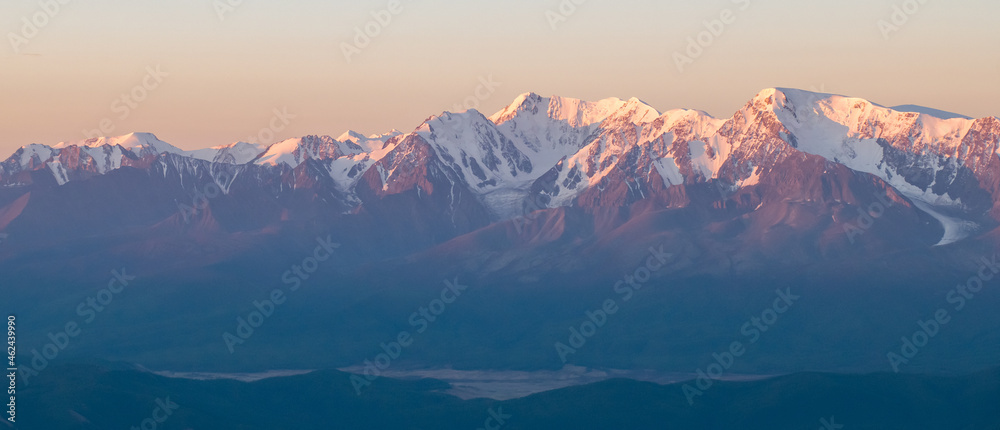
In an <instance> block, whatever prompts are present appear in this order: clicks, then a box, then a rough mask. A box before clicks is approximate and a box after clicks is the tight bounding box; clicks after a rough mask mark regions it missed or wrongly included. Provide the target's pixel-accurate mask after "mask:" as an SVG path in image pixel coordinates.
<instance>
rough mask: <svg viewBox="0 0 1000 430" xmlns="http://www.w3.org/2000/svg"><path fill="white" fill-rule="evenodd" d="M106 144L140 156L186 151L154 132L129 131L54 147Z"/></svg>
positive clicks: (98, 145) (82, 146)
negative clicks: (165, 140)
mask: <svg viewBox="0 0 1000 430" xmlns="http://www.w3.org/2000/svg"><path fill="white" fill-rule="evenodd" d="M105 145H107V146H116V145H118V146H121V147H123V148H125V149H127V150H129V151H132V153H134V154H136V155H137V156H140V157H141V156H144V155H150V154H162V153H165V152H166V153H171V154H182V153H184V151H182V150H181V149H180V148H177V147H176V146H173V145H171V144H169V143H167V142H164V141H162V140H160V139H159V138H157V137H156V135H154V134H152V133H129V134H126V135H124V136H117V137H96V138H92V139H87V140H78V141H70V142H59V143H58V144H56V145H55V146H53V148H55V149H63V148H68V147H70V146H79V147H81V148H84V147H85V148H99V147H102V146H105Z"/></svg>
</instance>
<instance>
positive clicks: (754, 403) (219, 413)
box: [13, 365, 1000, 430]
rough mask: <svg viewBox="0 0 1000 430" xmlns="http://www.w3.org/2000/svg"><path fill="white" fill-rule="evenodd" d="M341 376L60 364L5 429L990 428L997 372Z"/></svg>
mask: <svg viewBox="0 0 1000 430" xmlns="http://www.w3.org/2000/svg"><path fill="white" fill-rule="evenodd" d="M349 376H350V375H349V374H347V373H343V372H339V371H319V372H314V373H311V374H307V375H299V376H291V377H280V378H272V379H266V380H262V381H257V382H252V383H246V382H238V381H231V380H215V381H195V380H185V379H171V378H165V377H161V376H157V375H154V374H151V373H147V372H144V371H140V370H135V369H132V368H130V367H129V366H118V365H63V366H58V367H54V368H52V369H50V371H49V372H46V373H44V374H42V375H41V376H39V377H38V379H37V380H36V383H33V384H31V386H30V387H28V388H27V389H26V390H25V391H24V392H23V395H22V397H21V399H20V401H19V405H23V406H21V409H20V412H21V414H20V415H19V417H18V423H17V426H16V427H13V428H17V429H47V430H62V429H80V430H83V429H88V430H89V429H105V428H107V429H111V428H121V429H127V428H133V427H139V428H141V423H143V421H144V420H152V419H154V418H155V419H157V420H162V421H161V422H159V423H157V425H156V428H159V429H214V430H228V429H234V430H235V429H239V430H256V429H261V430H263V429H268V430H270V429H303V430H306V429H330V428H344V429H475V428H483V427H484V425H485V426H486V428H494V429H496V428H503V429H511V430H514V429H671V428H677V429H728V428H739V429H747V430H751V429H761V430H765V429H766V430H782V429H815V428H834V429H841V428H842V429H845V430H846V429H851V430H853V429H878V430H891V429H907V430H912V429H933V430H946V429H956V430H959V429H968V430H972V429H983V430H987V429H997V428H1000V408H997V405H1000V368H998V369H993V370H989V371H984V372H980V373H976V374H972V375H966V376H955V377H930V376H917V375H906V374H869V375H835V374H821V373H800V374H794V375H790V376H783V377H778V378H774V379H769V380H763V381H754V382H716V383H715V384H714V385H713V387H712V389H711V390H708V391H706V392H705V394H704V396H701V397H699V398H698V399H697V401H696V402H695V403H694V405H689V404H688V402H687V401H686V398H685V396H684V394H683V390H682V388H681V387H682V385H683V383H681V384H673V385H657V384H653V383H647V382H637V381H632V380H625V379H617V380H609V381H604V382H600V383H596V384H592V385H586V386H579V387H571V388H565V389H560V390H555V391H550V392H545V393H540V394H536V395H532V396H529V397H525V398H521V399H514V400H509V401H503V402H501V401H494V400H488V399H473V400H461V399H459V398H456V397H453V396H450V395H447V394H442V393H441V392H440V391H441V390H442V389H444V388H447V384H446V383H444V382H441V381H436V380H420V381H400V380H392V379H388V378H382V379H379V380H378V381H376V382H375V383H374V384H373V385H372V387H370V389H369V390H367V391H366V392H364V393H363V394H362V395H361V396H357V395H356V394H355V392H354V389H353V388H352V386H351V383H350V381H349ZM487 421H488V422H487ZM151 422H152V421H151ZM501 422H502V424H501ZM841 426H843V427H841Z"/></svg>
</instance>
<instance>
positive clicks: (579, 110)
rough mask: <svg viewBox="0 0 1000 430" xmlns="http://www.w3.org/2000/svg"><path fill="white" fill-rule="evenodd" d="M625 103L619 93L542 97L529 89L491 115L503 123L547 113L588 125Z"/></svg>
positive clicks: (572, 125)
mask: <svg viewBox="0 0 1000 430" xmlns="http://www.w3.org/2000/svg"><path fill="white" fill-rule="evenodd" d="M625 104H626V102H624V101H622V100H621V99H619V98H616V97H615V98H607V99H604V100H600V101H596V102H588V101H583V100H580V99H574V98H568V97H558V96H552V97H542V96H539V95H538V94H535V93H525V94H521V95H520V96H518V97H517V98H516V99H514V102H513V103H511V104H510V105H509V106H507V107H506V108H504V109H502V110H500V111H499V112H497V113H495V114H493V115H492V116H490V118H489V119H490V121H492V122H493V123H494V124H497V125H501V124H503V123H505V122H507V121H509V120H511V119H513V118H515V117H517V116H539V115H544V116H546V117H548V118H549V119H553V120H557V121H562V122H565V123H566V124H567V125H569V126H570V127H587V126H590V125H594V124H596V123H599V122H601V121H603V120H604V119H605V118H607V117H608V116H609V115H611V114H612V113H614V112H616V111H618V110H619V109H621V108H622V106H624V105H625Z"/></svg>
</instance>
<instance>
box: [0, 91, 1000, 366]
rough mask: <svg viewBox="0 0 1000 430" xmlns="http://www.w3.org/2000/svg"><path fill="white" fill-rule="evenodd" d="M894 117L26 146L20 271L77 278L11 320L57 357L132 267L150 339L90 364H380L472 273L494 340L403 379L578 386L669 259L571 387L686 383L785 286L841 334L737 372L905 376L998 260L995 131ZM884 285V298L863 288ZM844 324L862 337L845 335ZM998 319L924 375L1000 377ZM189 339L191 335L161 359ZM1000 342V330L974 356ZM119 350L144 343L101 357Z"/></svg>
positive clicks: (474, 307)
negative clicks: (911, 340) (646, 273)
mask: <svg viewBox="0 0 1000 430" xmlns="http://www.w3.org/2000/svg"><path fill="white" fill-rule="evenodd" d="M900 109H901V110H895V109H891V108H886V107H883V106H880V105H878V104H875V103H872V102H870V101H867V100H864V99H859V98H851V97H845V96H838V95H831V94H821V93H814V92H807V91H800V90H793V89H767V90H763V91H761V92H760V93H759V94H757V95H756V96H754V97H753V98H752V99H751V100H750V101H749V102H748V103H747V104H746V105H744V106H743V107H742V108H741V109H739V110H738V111H736V112H735V113H734V114H733V115H732V116H731V117H729V118H714V117H712V116H711V115H709V114H707V113H705V112H702V111H697V110H684V109H679V110H670V111H666V112H660V111H658V110H657V109H655V108H653V107H651V106H649V105H647V104H646V103H644V102H642V101H641V100H639V99H635V98H633V99H629V100H621V99H617V98H611V99H605V100H600V101H597V102H587V101H582V100H576V99H571V98H563V97H555V96H553V97H542V96H539V95H537V94H532V93H529V94H523V95H521V96H519V97H518V98H517V99H515V100H514V102H513V103H512V104H511V105H509V106H507V107H506V108H504V109H502V110H500V111H499V112H496V113H495V114H493V115H491V116H485V115H483V114H482V113H480V112H478V111H476V110H469V111H466V112H459V113H453V112H444V113H442V114H440V115H436V116H431V117H429V118H427V119H426V120H425V121H424V122H423V123H422V124H420V125H418V126H417V127H416V128H415V129H414V130H413V131H410V132H408V133H404V132H399V131H395V130H393V131H390V132H387V133H384V134H376V135H368V136H366V135H364V134H361V133H358V132H354V131H348V132H346V133H344V134H342V135H340V136H338V137H336V138H335V137H331V136H305V137H301V138H294V139H288V140H284V141H281V142H277V143H274V144H272V145H269V146H267V147H261V146H259V145H255V144H251V143H245V142H238V143H233V144H227V145H222V146H217V147H214V148H209V149H202V150H193V151H186V150H181V149H178V148H177V147H175V146H172V145H170V144H168V143H166V142H163V141H160V140H159V139H157V138H156V137H155V136H154V135H152V134H145V133H134V134H130V135H126V136H121V137H115V138H100V139H91V140H87V141H80V142H65V143H60V144H57V145H54V146H47V145H40V144H32V145H27V146H24V147H22V148H21V149H19V150H18V151H17V152H15V153H14V154H13V155H12V156H10V157H9V158H7V159H6V160H5V161H4V162H3V163H0V233H3V234H6V235H7V239H6V240H5V241H4V243H3V244H2V246H0V270H3V271H4V273H8V274H9V276H8V279H10V280H12V281H13V282H23V283H25V284H28V283H36V282H38V280H37V273H39V272H40V271H41V272H44V271H45V270H44V269H43V268H45V267H52V265H53V264H58V265H59V267H63V269H62V272H60V273H52V274H51V279H47V280H45V282H43V284H44V286H41V287H38V288H25V289H23V290H19V292H18V294H17V296H16V297H13V298H12V300H13V302H14V303H15V304H19V305H21V306H20V307H19V308H20V309H36V308H37V309H39V311H38V315H32V314H30V313H29V314H26V315H25V317H24V318H25V320H26V324H27V325H28V326H29V327H37V329H38V330H40V332H39V333H40V334H41V337H39V339H44V335H45V332H44V330H46V329H47V328H46V327H47V326H45V325H44V322H45V321H50V322H51V321H57V320H60V319H61V318H63V315H72V310H73V309H72V306H71V305H74V304H76V302H75V301H72V300H71V302H72V303H70V302H66V303H62V302H60V303H51V302H49V300H50V297H71V298H80V299H83V298H85V297H86V294H88V293H89V291H90V290H91V289H92V287H93V286H94V285H98V284H99V283H100V282H101V277H103V276H105V274H106V273H107V270H110V268H120V267H121V266H123V265H124V266H126V267H128V268H129V270H130V271H133V272H135V273H141V274H142V275H141V276H142V277H143V279H144V280H145V282H147V283H149V285H150V286H149V287H148V288H151V291H155V293H154V294H153V295H152V296H151V297H152V298H150V299H149V301H148V302H142V303H135V302H133V303H132V304H131V305H130V306H132V307H130V308H129V315H131V316H132V318H133V319H132V320H129V321H130V324H129V326H130V327H134V330H135V332H130V333H120V334H119V335H118V336H120V337H121V339H119V338H111V337H102V335H100V334H95V335H93V336H92V337H91V338H90V339H91V341H90V342H91V343H88V344H84V346H81V347H80V348H81V349H79V350H77V352H78V353H79V354H82V355H87V354H91V355H96V356H99V357H101V358H109V359H115V360H119V359H122V360H135V361H138V362H141V363H143V364H145V365H148V366H151V367H155V366H157V365H159V366H160V367H164V368H167V369H169V370H183V369H181V367H186V368H189V369H191V370H234V371H245V370H248V369H250V370H260V369H265V370H266V369H267V368H268V367H269V366H278V367H280V368H317V367H326V366H350V365H355V364H357V363H360V362H361V361H362V360H363V359H364V358H365V357H367V356H368V355H369V353H370V352H371V347H372V345H373V344H374V345H376V346H377V344H378V342H377V340H378V339H381V338H383V337H385V336H388V335H392V334H393V333H396V332H398V331H399V330H400V327H399V326H398V322H399V321H400V320H401V321H402V322H403V323H405V322H406V318H405V317H406V316H407V315H409V312H410V311H411V310H412V309H410V308H415V307H416V306H417V305H418V304H420V303H426V301H427V297H426V295H427V294H429V293H433V292H435V291H440V280H441V279H454V277H455V276H461V278H462V279H463V280H464V282H468V283H470V284H473V285H479V288H481V290H479V291H480V293H477V294H479V295H471V296H472V297H478V298H469V299H463V303H462V305H461V306H457V307H456V308H455V310H454V311H452V310H450V308H449V311H448V312H449V315H451V313H455V314H456V315H457V314H462V315H463V316H465V317H466V319H465V320H463V321H472V322H471V323H461V322H459V320H454V321H452V322H448V319H447V318H443V322H441V323H439V326H438V327H436V328H435V329H434V330H432V331H431V332H432V333H438V334H431V335H430V336H431V337H429V338H427V339H426V340H425V341H423V342H424V343H423V344H422V346H421V347H420V348H419V349H414V350H412V351H411V352H408V353H407V354H408V355H407V357H406V358H405V359H404V361H408V362H409V363H410V365H412V366H414V367H446V366H455V367H482V368H558V367H561V366H562V365H564V364H566V363H565V362H561V361H560V359H559V358H560V357H559V356H558V355H557V354H554V353H553V352H552V349H551V347H552V344H553V343H554V342H555V341H557V340H558V341H563V342H565V336H566V334H565V332H566V327H569V326H571V325H573V324H577V325H578V324H579V320H580V318H581V315H583V312H584V310H587V309H595V308H596V307H595V306H599V305H600V303H602V301H603V300H604V299H606V298H607V297H608V296H609V295H611V296H612V297H617V296H618V293H619V291H618V288H617V287H615V288H612V286H616V285H618V284H616V282H617V281H619V280H621V279H623V278H622V276H623V275H626V274H630V273H633V271H634V270H636V265H637V264H640V263H641V262H642V261H646V259H647V258H648V257H649V255H650V252H651V251H650V250H653V251H654V252H655V253H656V254H655V255H660V256H664V255H667V256H669V263H668V264H666V265H664V266H663V267H662V268H661V269H658V270H657V271H655V273H652V274H651V275H650V276H651V278H652V279H651V280H650V281H649V284H648V288H646V289H644V290H643V291H642V294H645V295H646V296H644V299H643V300H642V302H643V303H642V304H636V305H634V308H633V309H632V310H631V311H630V313H628V314H627V315H626V316H622V317H620V318H621V319H620V322H616V324H617V325H614V324H609V326H608V328H607V329H606V330H607V334H606V335H605V334H602V335H600V336H604V337H602V338H601V339H603V340H600V339H598V338H594V340H593V342H595V344H593V347H592V348H591V346H588V347H587V350H586V351H581V352H580V354H578V355H576V356H574V357H573V359H572V361H573V364H578V365H582V366H597V367H600V366H604V367H608V368H627V369H635V368H639V369H665V370H670V371H685V372H688V371H690V370H691V369H694V368H695V367H696V366H699V365H700V363H701V362H702V360H703V358H704V354H705V353H706V351H711V350H712V349H713V348H717V347H718V346H719V345H723V346H724V345H727V344H728V343H729V342H730V341H731V340H732V336H734V335H737V334H738V333H737V332H735V331H734V330H733V325H734V324H735V327H736V328H737V329H738V328H739V323H741V321H742V320H743V319H744V318H745V315H747V314H749V313H752V312H758V313H759V309H756V306H757V304H756V303H758V302H757V301H756V300H758V299H759V300H762V301H767V302H768V303H770V300H772V299H771V295H773V291H774V288H775V287H774V285H775V284H777V285H782V286H785V287H786V288H787V287H788V286H796V287H798V286H800V285H802V286H806V287H808V288H810V289H811V291H812V295H811V296H809V297H811V298H812V300H814V301H813V302H812V303H813V304H812V305H810V304H808V303H809V300H808V299H804V301H803V303H804V304H802V305H797V306H800V307H801V309H797V310H796V311H797V312H800V313H801V314H802V315H803V316H801V317H796V318H801V319H800V320H799V321H798V322H797V323H795V324H798V325H799V326H802V327H819V328H818V329H816V330H813V331H811V332H810V333H809V334H808V335H807V334H803V333H797V332H785V334H783V335H782V334H774V335H773V336H774V341H773V342H774V343H772V344H771V345H772V346H770V347H762V348H765V349H764V350H762V351H761V352H760V355H759V357H761V358H758V359H757V360H755V361H753V362H747V363H745V364H743V365H745V366H746V367H745V368H744V369H742V371H743V372H746V373H756V372H785V371H795V370H828V371H835V370H844V369H849V370H886V365H887V363H886V362H885V351H886V350H888V349H889V348H892V347H893V345H894V342H897V341H898V338H899V336H900V335H901V334H905V333H907V332H912V330H913V329H912V328H911V327H910V325H911V324H910V323H911V322H912V321H913V320H914V319H915V318H917V316H918V315H923V312H925V311H928V310H930V311H933V310H934V309H936V307H939V306H940V305H941V303H939V302H944V299H943V298H942V293H940V292H937V291H936V290H934V291H935V292H930V291H924V292H925V293H927V294H925V295H916V294H912V292H913V291H912V289H913V288H920V289H924V290H929V289H933V288H937V287H938V286H940V287H942V288H943V287H945V286H947V287H949V288H950V287H951V286H952V283H953V282H954V279H955V278H956V277H962V276H966V275H965V274H964V273H965V272H961V270H959V269H956V268H962V270H964V269H966V268H967V269H968V271H970V272H973V273H974V272H975V270H976V267H974V266H975V265H977V264H979V263H978V261H979V259H980V258H981V257H982V256H983V255H986V256H989V255H991V253H992V252H993V251H992V250H993V249H995V247H996V246H997V245H998V244H1000V233H998V232H997V231H996V230H995V229H996V227H997V226H998V221H1000V205H997V204H996V203H997V201H998V199H1000V155H998V150H1000V119H998V118H997V117H988V118H981V119H968V118H964V117H961V116H956V115H952V114H947V113H941V112H939V111H934V110H932V109H925V108H919V109H918V108H916V107H909V108H907V107H901V108H900ZM914 110H916V111H919V112H910V111H914ZM316 238H329V239H330V240H332V241H335V242H337V243H338V244H340V245H341V247H340V248H339V249H338V251H337V253H336V254H337V257H336V258H334V259H331V260H330V261H329V262H326V263H324V264H325V266H323V268H322V269H320V271H319V272H317V274H315V275H313V276H312V277H310V278H309V280H308V282H310V283H312V284H311V285H312V286H311V287H310V288H303V291H308V292H304V293H302V294H304V295H306V296H307V298H302V299H297V300H289V303H290V304H289V305H287V307H288V308H291V309H294V311H293V310H288V311H284V310H282V312H284V315H288V316H289V317H288V318H291V316H295V318H294V321H293V319H284V318H281V317H280V316H279V317H276V318H275V319H273V321H274V322H273V323H272V322H269V323H268V327H266V328H265V329H261V331H260V332H261V333H263V334H260V335H255V336H257V337H255V338H254V339H253V341H252V342H248V346H245V347H242V346H241V348H245V349H246V350H250V351H255V354H243V355H240V354H236V355H230V353H229V352H228V351H227V350H226V345H225V344H224V343H223V342H221V341H220V340H219V334H220V333H222V332H224V331H226V330H230V331H231V330H232V327H231V326H233V325H234V323H233V321H234V318H235V317H236V315H239V314H242V313H245V312H244V311H247V309H245V308H246V306H242V305H241V304H247V303H251V302H252V300H253V299H254V298H259V297H266V294H265V295H261V294H262V292H267V291H270V290H271V289H273V288H274V287H275V286H278V285H282V281H283V280H284V278H283V277H282V274H283V273H284V272H285V271H286V270H288V268H289V267H291V266H292V265H293V264H301V262H302V258H303V256H305V255H306V254H307V253H308V251H311V250H312V249H313V248H314V247H315V246H316V245H315V241H316ZM82 250H86V251H85V252H84V251H82ZM966 266H968V267H966ZM845 267H846V268H849V269H848V270H845V269H844V268H845ZM958 272H961V273H958ZM627 279H631V278H627ZM915 280H919V281H921V282H923V283H922V284H920V285H918V286H913V283H914V282H915ZM105 282H106V280H105ZM872 282H876V283H881V284H884V285H881V286H880V287H871V288H867V287H865V288H862V287H861V286H862V285H868V284H870V283H872ZM925 284H926V285H925ZM90 294H92V293H90ZM637 294H638V293H637ZM890 296H891V298H890ZM818 298H821V299H818ZM67 300H68V299H67ZM816 300H818V301H816ZM981 300H983V306H985V305H987V304H988V303H986V301H988V300H990V299H981ZM64 301H65V300H64ZM39 303H46V306H41V307H37V306H35V305H37V304H39ZM234 303H236V304H235V305H234ZM680 303H684V304H685V307H678V306H679V305H678V304H680ZM830 304H834V305H835V306H828V305H830ZM876 304H877V305H878V306H875V305H876ZM463 306H465V307H464V308H463ZM630 306H631V305H630ZM747 306H749V307H750V308H751V309H747V308H746V307H747ZM987 308H988V306H987ZM67 309H68V310H67ZM698 309H702V310H704V311H703V312H695V310H698ZM969 312H977V311H969ZM844 313H846V314H849V315H850V318H852V319H851V321H853V323H852V324H853V325H851V326H852V327H855V328H858V329H859V330H860V328H865V329H866V331H864V332H858V331H852V330H843V329H842V326H841V323H840V322H836V321H840V320H841V319H843V318H848V317H847V316H844ZM501 315H506V317H501ZM805 315H808V316H805ZM890 316H891V317H892V318H890ZM109 318H110V317H109ZM122 318H124V317H122ZM456 318H457V317H456ZM956 319H957V318H956ZM977 321H978V322H979V324H980V326H977V328H975V332H970V334H969V335H968V336H960V335H956V336H954V337H952V338H951V339H952V342H954V343H955V344H960V343H961V342H966V341H969V342H971V340H970V339H972V340H974V341H975V342H974V344H972V345H973V346H970V347H969V348H972V349H973V350H974V351H975V353H967V352H968V351H966V350H964V349H961V348H958V349H952V350H941V351H937V352H935V351H927V352H922V353H921V356H920V357H921V359H923V360H925V361H922V362H915V364H914V366H915V368H918V367H919V368H923V369H941V368H946V367H948V366H952V367H953V368H956V369H966V370H978V369H981V368H984V367H987V366H990V365H995V363H996V360H997V359H998V358H1000V351H998V350H997V347H996V345H997V344H998V343H997V342H995V340H997V339H996V338H997V336H998V335H997V334H996V333H1000V332H998V331H996V330H993V331H989V330H992V329H991V327H996V328H1000V319H997V318H993V317H987V316H982V317H981V318H980V319H979V320H977ZM32 323H37V324H36V325H32ZM167 323H169V324H179V325H180V327H182V328H183V327H188V328H190V330H188V331H185V333H188V334H187V335H186V337H185V338H184V339H173V338H172V339H173V340H172V341H171V342H170V343H166V344H163V343H157V344H150V343H148V342H146V341H144V340H142V339H144V338H143V336H146V333H148V331H153V332H163V328H162V327H163V325H164V324H167ZM960 324H961V323H956V324H955V325H960ZM793 325H794V324H793ZM204 327H213V328H214V329H211V330H204V329H199V328H204ZM302 327H316V328H315V329H309V330H302V329H301V328H302ZM319 327H322V328H323V329H320V328H319ZM403 327H407V326H405V325H404V326H403ZM871 327H877V329H871ZM954 330H956V331H957V330H958V329H957V328H956V329H954ZM983 330H986V331H987V332H989V333H994V334H991V335H986V336H980V337H975V336H973V335H974V334H975V333H980V332H982V331H983ZM633 331H634V332H635V333H639V332H642V333H650V334H648V335H644V336H642V337H637V336H636V335H634V334H633ZM344 333H352V334H351V335H345V334H344ZM496 333H502V335H499V336H498V335H496ZM970 336H971V337H970ZM650 338H655V339H657V341H656V342H652V341H650ZM125 340H130V342H125ZM779 340H780V341H781V342H779ZM119 341H122V342H124V343H123V344H124V345H131V346H129V347H122V348H121V349H114V351H117V352H116V353H106V352H104V351H105V350H104V349H102V346H103V347H108V346H109V345H116V344H117V343H116V342H119ZM373 342H374V343H373ZM991 342H992V343H991ZM694 344H697V347H693V346H692V345H694ZM469 345H476V346H475V347H469ZM871 345H876V346H875V347H872V346H871ZM793 346H794V347H796V348H803V350H802V351H798V350H794V351H792V350H788V349H787V348H792V347H793ZM163 348H171V350H172V351H175V352H176V354H175V355H173V356H170V357H167V358H163V357H161V356H160V355H159V354H158V353H157V351H159V350H161V349H163ZM767 348H770V349H767ZM279 350H280V351H294V352H295V354H282V355H281V356H280V357H276V356H274V354H272V353H270V352H269V351H279ZM601 351H613V352H607V353H602V352H601ZM963 351H964V352H963ZM501 352H502V353H501ZM786 356H787V357H793V359H784V358H778V357H786ZM767 357H771V358H774V360H768V359H767Z"/></svg>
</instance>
